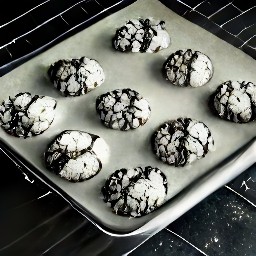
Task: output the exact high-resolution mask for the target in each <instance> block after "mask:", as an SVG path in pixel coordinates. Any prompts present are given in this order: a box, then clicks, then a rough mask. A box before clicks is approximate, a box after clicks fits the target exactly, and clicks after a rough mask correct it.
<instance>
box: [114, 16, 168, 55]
mask: <svg viewBox="0 0 256 256" xmlns="http://www.w3.org/2000/svg"><path fill="white" fill-rule="evenodd" d="M170 41H171V40H170V36H169V34H168V32H167V31H166V29H165V22H164V21H160V20H155V19H153V18H147V19H141V18H140V19H131V20H129V21H128V22H126V24H125V25H124V26H122V27H121V28H119V29H117V31H116V34H115V36H114V38H113V47H114V48H115V49H116V50H118V51H121V52H127V51H131V52H148V53H154V52H158V51H160V50H162V49H165V48H167V47H168V46H169V45H170Z"/></svg>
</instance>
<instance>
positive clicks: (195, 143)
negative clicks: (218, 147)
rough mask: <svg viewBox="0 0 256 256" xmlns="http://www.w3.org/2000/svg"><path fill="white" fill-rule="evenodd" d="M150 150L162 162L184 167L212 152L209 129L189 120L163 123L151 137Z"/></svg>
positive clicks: (181, 119) (212, 146) (212, 144)
mask: <svg viewBox="0 0 256 256" xmlns="http://www.w3.org/2000/svg"><path fill="white" fill-rule="evenodd" d="M151 143H152V149H153V152H154V153H155V154H156V156H157V157H158V158H159V159H160V160H162V161H163V162H165V163H167V164H169V165H174V166H176V167H177V166H184V165H187V164H190V163H192V162H194V161H195V160H196V159H201V158H202V157H204V156H205V155H206V154H207V153H208V152H209V151H213V150H214V140H213V137H212V135H211V131H210V130H209V128H208V127H207V126H206V125H205V124H204V123H203V122H200V121H197V120H195V119H191V118H178V119H177V120H171V121H168V122H165V123H163V124H162V125H161V126H160V127H159V128H158V129H157V130H156V131H155V132H154V133H153V135H152V140H151Z"/></svg>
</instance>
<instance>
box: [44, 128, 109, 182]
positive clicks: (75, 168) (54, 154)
mask: <svg viewBox="0 0 256 256" xmlns="http://www.w3.org/2000/svg"><path fill="white" fill-rule="evenodd" d="M103 142H104V141H103V140H102V138H100V137H99V136H97V135H94V134H91V133H87V132H83V131H78V130H65V131H63V132H61V133H60V134H59V135H57V136H56V137H55V139H54V140H53V141H52V142H51V143H50V144H49V145H48V148H47V150H46V152H45V154H44V157H45V164H46V167H47V169H48V170H50V171H52V172H53V173H55V174H57V175H59V176H60V177H62V178H64V179H66V180H68V181H73V182H78V181H84V180H87V179H90V178H92V177H94V176H95V175H96V174H98V173H99V171H100V170H101V169H102V160H101V158H102V156H101V155H100V154H98V149H99V147H101V150H102V152H104V151H105V150H104V147H105V146H106V145H105V143H103Z"/></svg>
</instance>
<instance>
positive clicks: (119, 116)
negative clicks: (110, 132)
mask: <svg viewBox="0 0 256 256" xmlns="http://www.w3.org/2000/svg"><path fill="white" fill-rule="evenodd" d="M96 111H97V113H98V114H99V117H100V119H101V121H102V123H103V124H104V125H105V126H107V127H109V128H112V129H117V130H122V131H126V130H129V129H136V128H138V127H140V126H142V125H144V124H145V123H146V122H147V121H148V119H149V117H150V114H151V109H150V106H149V103H148V101H147V100H146V99H144V98H143V97H142V95H140V94H139V93H138V92H136V91H134V90H132V89H129V88H126V89H116V90H114V91H110V92H107V93H104V94H102V95H100V96H98V97H97V99H96Z"/></svg>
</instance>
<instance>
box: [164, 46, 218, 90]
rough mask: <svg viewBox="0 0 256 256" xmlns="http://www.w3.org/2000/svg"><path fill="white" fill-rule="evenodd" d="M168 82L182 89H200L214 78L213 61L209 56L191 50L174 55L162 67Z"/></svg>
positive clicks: (180, 51) (179, 51) (177, 52)
mask: <svg viewBox="0 0 256 256" xmlns="http://www.w3.org/2000/svg"><path fill="white" fill-rule="evenodd" d="M162 72H163V75H164V77H165V79H166V80H168V81H170V82H171V83H172V84H174V85H178V86H182V87H187V86H191V87H200V86H203V85H205V84H206V83H208V82H209V80H210V79H211V78H212V76H213V65H212V61H211V60H210V58H209V57H208V56H206V55H205V54H204V53H201V52H199V51H194V50H191V49H186V50H178V51H176V52H175V53H172V54H171V55H170V56H169V57H168V58H167V60H166V61H165V63H164V64H163V67H162Z"/></svg>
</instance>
